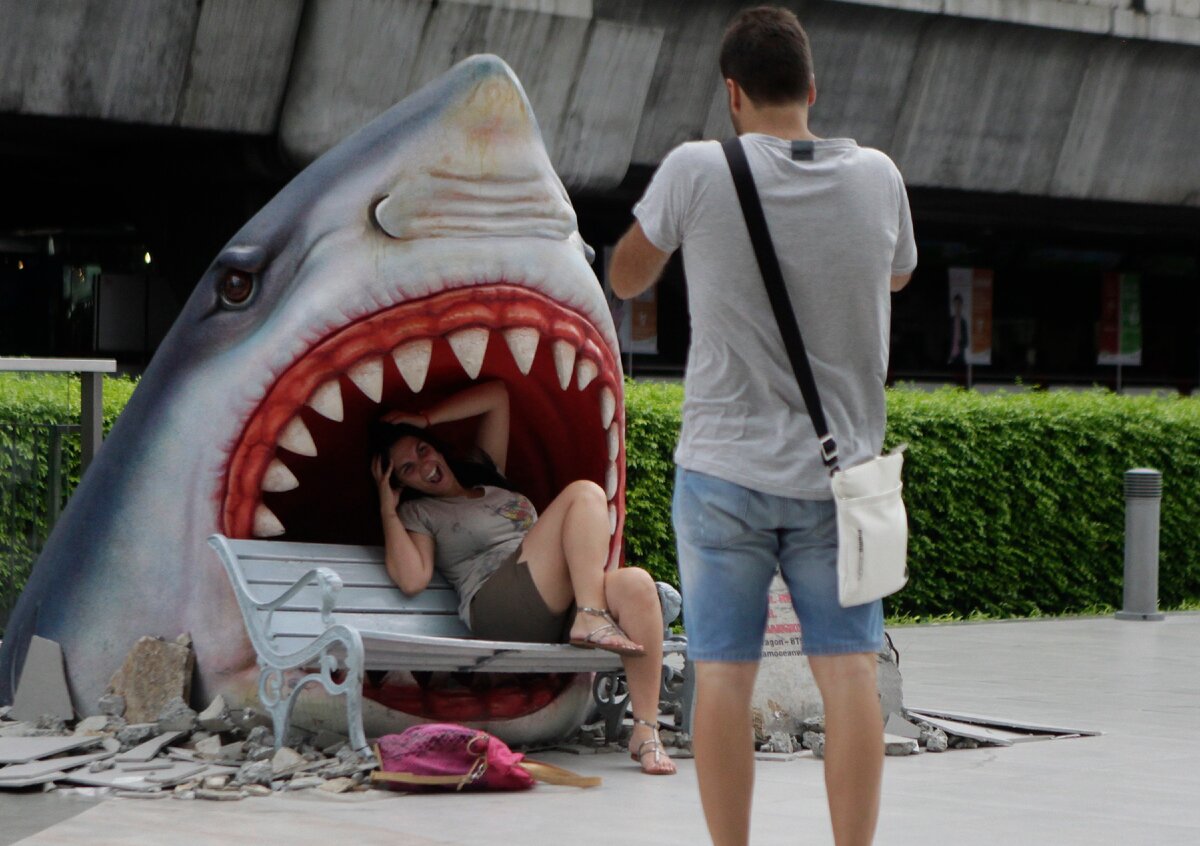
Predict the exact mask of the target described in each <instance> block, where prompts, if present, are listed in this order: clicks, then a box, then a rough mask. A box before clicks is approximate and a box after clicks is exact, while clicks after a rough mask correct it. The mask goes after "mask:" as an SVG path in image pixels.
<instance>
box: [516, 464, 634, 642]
mask: <svg viewBox="0 0 1200 846" xmlns="http://www.w3.org/2000/svg"><path fill="white" fill-rule="evenodd" d="M608 541H609V534H608V499H607V498H606V497H605V495H604V491H603V489H601V487H600V486H599V485H597V484H595V483H594V482H587V481H579V482H572V483H571V484H569V485H567V487H566V488H564V489H563V492H562V493H560V494H559V495H558V496H557V497H555V498H554V501H553V502H551V503H550V504H549V505H548V506H546V510H545V511H543V512H542V514H541V515H539V517H538V520H537V522H536V523H534V524H533V528H532V529H530V530H529V534H527V535H526V536H525V543H524V545H523V546H522V549H521V552H522V557H523V558H524V560H525V561H526V562H528V564H529V574H530V575H531V576H532V577H533V584H534V586H535V587H537V589H538V593H540V594H541V595H542V599H544V600H546V605H547V606H548V607H549V608H550V610H551V611H553V612H555V613H561V612H563V611H565V610H566V609H567V608H568V607H570V605H571V602H572V601H574V603H575V604H576V605H577V606H578V607H580V608H607V607H608V599H607V596H606V595H605V589H604V581H605V573H604V565H605V564H606V563H607V562H608ZM604 625H606V623H605V621H604V619H603V618H600V617H595V616H592V615H590V614H585V613H584V612H579V613H577V614H576V615H575V621H574V623H573V625H572V626H571V637H572V638H575V637H586V636H587V635H588V634H589V633H590V632H593V631H595V630H596V629H599V628H600V627H602V626H604ZM599 640H600V641H601V642H602V643H612V644H620V643H621V642H622V640H623V639H622V638H620V637H618V636H616V635H615V633H611V632H610V633H609V634H608V635H605V636H601V637H600V638H599ZM624 640H626V641H627V639H624ZM625 645H636V642H635V643H633V644H630V643H628V642H626V643H625Z"/></svg>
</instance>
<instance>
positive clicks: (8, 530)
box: [0, 373, 134, 612]
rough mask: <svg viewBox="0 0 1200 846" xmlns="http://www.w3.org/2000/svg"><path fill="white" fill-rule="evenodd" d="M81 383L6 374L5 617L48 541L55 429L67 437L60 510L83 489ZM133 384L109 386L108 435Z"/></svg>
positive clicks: (1, 387)
mask: <svg viewBox="0 0 1200 846" xmlns="http://www.w3.org/2000/svg"><path fill="white" fill-rule="evenodd" d="M79 382H80V380H79V377H78V376H69V375H57V374H53V375H52V374H43V373H0V612H3V610H4V609H6V608H8V607H10V606H11V605H12V603H13V602H15V601H16V597H17V595H18V594H19V593H20V592H21V588H22V587H23V586H24V584H25V580H26V579H27V578H28V576H29V569H30V567H32V566H33V561H34V559H36V557H37V553H38V551H40V549H41V547H42V544H43V543H45V540H46V535H47V534H48V527H47V521H48V516H49V511H50V509H49V507H48V503H47V495H48V491H49V489H50V488H49V471H50V463H51V453H52V443H53V435H52V427H54V426H56V425H57V426H72V427H74V428H72V430H71V431H68V432H64V433H63V434H62V436H61V456H62V458H61V462H62V463H61V466H62V468H63V471H64V472H63V481H62V489H61V491H60V493H61V499H60V502H59V506H60V507H62V506H64V505H65V504H66V501H67V498H68V497H69V496H70V493H71V491H73V490H74V489H75V485H76V484H78V482H79V457H80V437H79V431H78V428H77V426H78V424H79V413H80V407H79V406H80V393H79ZM133 387H134V383H133V382H132V381H131V380H129V379H126V378H119V377H118V378H105V380H104V427H105V431H107V430H108V429H109V428H110V427H111V426H112V424H113V422H114V421H115V420H116V419H117V415H118V414H120V413H121V409H123V408H124V407H125V403H126V402H128V401H129V396H130V394H132V393H133Z"/></svg>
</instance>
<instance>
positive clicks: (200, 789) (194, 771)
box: [0, 697, 377, 802]
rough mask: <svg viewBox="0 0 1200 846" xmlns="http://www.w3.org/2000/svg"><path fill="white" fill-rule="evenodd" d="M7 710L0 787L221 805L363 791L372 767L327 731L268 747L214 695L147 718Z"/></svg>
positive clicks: (0, 722) (171, 703) (257, 727)
mask: <svg viewBox="0 0 1200 846" xmlns="http://www.w3.org/2000/svg"><path fill="white" fill-rule="evenodd" d="M10 716H11V714H10V709H6V710H4V711H3V712H0V790H16V789H31V788H38V787H40V788H41V789H42V790H54V789H60V790H64V791H65V790H71V789H75V787H74V786H79V787H81V788H83V789H85V790H89V791H97V790H98V791H100V792H107V793H110V794H111V795H114V796H121V797H126V798H137V799H149V798H174V799H178V800H184V801H186V800H193V799H196V800H208V801H224V802H229V801H238V800H241V799H245V798H248V797H255V796H270V795H271V794H272V793H275V792H283V791H297V790H313V789H319V790H322V791H324V792H327V793H344V792H347V791H363V790H366V789H368V787H369V773H370V771H371V770H373V769H375V768H376V766H377V765H376V762H375V760H374V759H373V758H370V757H363V756H361V755H359V754H358V753H356V752H355V751H354V750H353V749H351V748H350V745H349V742H348V741H347V739H346V738H345V737H344V736H341V735H337V734H334V733H332V732H328V731H323V732H321V733H319V734H310V733H306V732H302V731H293V732H292V733H291V734H290V735H289V737H288V740H289V743H291V744H292V745H291V746H285V747H282V748H280V749H278V750H276V749H275V743H274V736H273V735H272V733H271V731H270V729H269V728H267V727H266V726H264V725H262V724H261V722H260V721H259V718H258V717H257V715H249V716H248V717H247V715H244V714H241V713H236V712H231V711H230V709H229V708H228V707H227V706H226V704H225V703H224V701H222V700H221V699H220V697H218V698H217V699H215V700H214V701H213V702H212V703H211V704H210V705H209V707H208V708H205V709H204V711H202V712H201V713H200V714H197V713H196V712H195V711H193V710H192V709H191V708H190V707H189V706H188V705H187V703H186V702H185V701H184V700H183V699H182V698H179V699H178V700H168V701H167V702H166V703H165V704H164V706H163V707H161V708H160V709H159V712H158V716H159V719H158V720H156V721H154V722H149V723H134V724H129V723H127V722H126V720H125V719H124V718H123V717H120V716H114V715H111V714H108V713H102V714H99V715H96V716H91V717H84V718H83V719H80V720H78V721H66V720H62V719H60V718H58V717H56V716H54V715H52V714H51V715H47V716H46V717H43V718H39V719H38V720H35V721H20V720H12V719H9V717H10ZM185 724H186V726H187V728H180V726H183V725H185Z"/></svg>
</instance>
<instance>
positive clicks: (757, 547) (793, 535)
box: [672, 467, 883, 661]
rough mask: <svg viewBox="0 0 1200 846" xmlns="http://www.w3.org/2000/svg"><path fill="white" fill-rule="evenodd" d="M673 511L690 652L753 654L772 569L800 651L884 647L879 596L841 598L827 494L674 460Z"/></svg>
mask: <svg viewBox="0 0 1200 846" xmlns="http://www.w3.org/2000/svg"><path fill="white" fill-rule="evenodd" d="M672 515H673V518H674V522H675V537H676V540H677V543H678V549H679V575H680V579H681V581H682V583H683V614H684V625H685V627H686V628H687V638H688V657H689V658H690V659H692V660H693V661H757V660H759V658H760V656H761V654H762V643H763V633H764V632H765V631H766V626H767V602H768V596H769V594H770V587H771V579H772V577H773V576H774V575H775V572H776V569H777V568H778V570H779V571H780V572H781V573H782V574H783V578H784V581H785V582H786V583H787V586H788V590H789V591H790V592H791V595H792V607H793V608H795V610H796V616H797V617H798V618H799V619H800V639H801V649H802V651H803V652H804V654H805V655H843V654H849V653H855V652H878V651H879V650H880V649H881V648H882V646H883V603H882V602H881V601H879V600H876V601H874V602H869V603H867V604H865V605H856V606H853V607H851V608H842V607H841V605H839V604H838V599H837V515H836V513H835V511H834V505H833V500H831V499H830V500H805V499H791V498H789V497H782V496H773V495H771V494H766V493H762V492H761V491H755V490H751V489H750V488H745V487H742V486H741V485H738V484H735V483H733V482H727V481H725V480H724V479H718V478H716V477H715V476H709V475H707V474H705V473H700V472H697V471H695V470H685V469H683V468H682V467H681V468H678V469H677V470H676V472H675V498H674V503H673V505H672Z"/></svg>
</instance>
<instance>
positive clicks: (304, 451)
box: [279, 417, 317, 458]
mask: <svg viewBox="0 0 1200 846" xmlns="http://www.w3.org/2000/svg"><path fill="white" fill-rule="evenodd" d="M279 445H280V446H281V447H283V448H284V449H286V450H287V451H288V452H294V453H296V454H297V455H307V456H309V457H310V458H315V457H316V455H317V445H316V443H315V442H314V441H313V438H312V433H311V432H309V431H308V427H307V426H305V425H304V421H303V420H301V419H300V418H299V417H293V418H292V419H291V421H289V422H288V424H287V426H285V427H284V428H283V432H282V433H280V435H279Z"/></svg>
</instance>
